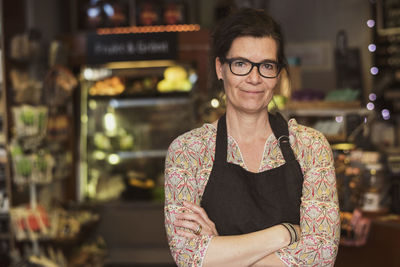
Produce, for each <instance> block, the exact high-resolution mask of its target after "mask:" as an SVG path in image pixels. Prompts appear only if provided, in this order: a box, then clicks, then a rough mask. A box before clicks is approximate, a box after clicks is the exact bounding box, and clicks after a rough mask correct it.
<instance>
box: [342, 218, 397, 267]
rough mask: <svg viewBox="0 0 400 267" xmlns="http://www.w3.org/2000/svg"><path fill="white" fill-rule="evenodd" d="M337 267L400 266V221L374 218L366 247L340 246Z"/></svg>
mask: <svg viewBox="0 0 400 267" xmlns="http://www.w3.org/2000/svg"><path fill="white" fill-rule="evenodd" d="M335 266H336V267H353V266H363V267H369V266H371V267H372V266H373V267H376V266H385V267H398V266H400V219H399V218H398V217H397V220H396V219H393V220H383V219H382V217H377V218H373V219H372V222H371V230H370V233H369V237H368V241H367V243H366V244H365V245H364V246H360V247H351V246H342V245H341V246H339V252H338V256H337V258H336V263H335Z"/></svg>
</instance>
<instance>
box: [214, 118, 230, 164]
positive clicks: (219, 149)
mask: <svg viewBox="0 0 400 267" xmlns="http://www.w3.org/2000/svg"><path fill="white" fill-rule="evenodd" d="M227 149H228V133H227V130H226V115H225V114H224V115H222V116H221V117H220V118H219V120H218V127H217V140H216V143H215V159H214V160H215V161H218V162H221V163H222V162H226V158H227Z"/></svg>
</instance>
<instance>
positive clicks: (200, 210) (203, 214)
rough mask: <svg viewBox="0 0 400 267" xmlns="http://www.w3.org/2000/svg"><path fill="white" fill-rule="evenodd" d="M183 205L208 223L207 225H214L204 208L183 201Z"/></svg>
mask: <svg viewBox="0 0 400 267" xmlns="http://www.w3.org/2000/svg"><path fill="white" fill-rule="evenodd" d="M183 205H184V206H185V207H187V208H189V209H190V210H191V211H193V212H195V213H197V214H199V215H200V216H201V217H202V218H203V220H204V221H206V222H207V224H214V223H213V221H211V220H210V218H208V215H207V213H206V211H205V210H204V209H203V208H202V207H200V206H198V205H196V204H193V203H191V202H188V201H183Z"/></svg>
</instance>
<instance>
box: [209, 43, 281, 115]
mask: <svg viewBox="0 0 400 267" xmlns="http://www.w3.org/2000/svg"><path fill="white" fill-rule="evenodd" d="M226 58H227V59H230V58H244V59H247V60H249V61H251V62H254V63H259V62H263V61H266V60H267V61H268V60H269V61H271V60H272V61H275V62H276V61H277V44H276V42H275V40H274V39H272V38H270V37H259V38H256V37H251V36H243V37H238V38H236V39H235V40H234V41H233V42H232V46H231V48H230V50H229V51H228V54H227V55H226ZM215 63H216V64H215V65H216V72H217V77H218V79H222V80H223V81H224V88H225V94H226V101H227V102H226V105H227V108H234V109H237V110H238V111H243V112H246V113H257V112H262V111H266V108H267V106H268V103H269V102H270V101H271V99H272V96H273V91H274V88H275V86H276V84H277V82H278V79H279V76H278V77H277V78H264V77H262V76H261V75H260V74H259V73H258V70H257V67H256V66H254V67H253V69H252V70H251V72H250V73H249V74H248V75H246V76H237V75H235V74H233V73H232V72H231V71H230V69H229V63H223V64H221V62H220V60H219V58H217V59H216V62H215Z"/></svg>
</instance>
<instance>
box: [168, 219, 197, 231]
mask: <svg viewBox="0 0 400 267" xmlns="http://www.w3.org/2000/svg"><path fill="white" fill-rule="evenodd" d="M174 224H175V225H176V226H179V227H184V228H186V229H189V230H192V231H193V233H195V232H196V231H197V230H198V228H199V223H197V222H195V221H188V220H176V221H175V223H174Z"/></svg>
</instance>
